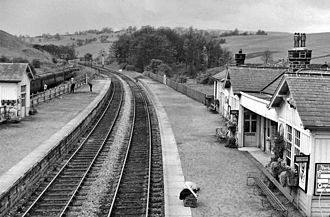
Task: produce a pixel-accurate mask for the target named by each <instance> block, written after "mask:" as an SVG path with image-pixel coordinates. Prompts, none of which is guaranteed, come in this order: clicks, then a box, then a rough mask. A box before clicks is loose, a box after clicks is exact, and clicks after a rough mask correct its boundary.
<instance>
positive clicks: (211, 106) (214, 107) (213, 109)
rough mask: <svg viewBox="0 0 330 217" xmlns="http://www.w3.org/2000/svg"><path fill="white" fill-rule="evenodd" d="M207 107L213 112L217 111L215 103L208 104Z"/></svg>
mask: <svg viewBox="0 0 330 217" xmlns="http://www.w3.org/2000/svg"><path fill="white" fill-rule="evenodd" d="M207 109H208V110H209V111H211V112H216V111H217V108H216V106H215V105H214V104H210V105H208V106H207Z"/></svg>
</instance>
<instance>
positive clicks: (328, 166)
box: [314, 163, 330, 196]
mask: <svg viewBox="0 0 330 217" xmlns="http://www.w3.org/2000/svg"><path fill="white" fill-rule="evenodd" d="M321 194H322V196H323V195H324V196H325V195H326V196H329V195H330V163H316V164H315V187H314V195H321Z"/></svg>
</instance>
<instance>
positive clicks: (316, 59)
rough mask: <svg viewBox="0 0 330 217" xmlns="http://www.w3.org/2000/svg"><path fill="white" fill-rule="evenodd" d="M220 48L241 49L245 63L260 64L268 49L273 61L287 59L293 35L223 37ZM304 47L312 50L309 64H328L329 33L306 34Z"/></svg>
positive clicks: (270, 33) (235, 50)
mask: <svg viewBox="0 0 330 217" xmlns="http://www.w3.org/2000/svg"><path fill="white" fill-rule="evenodd" d="M225 39H226V43H225V44H223V45H222V46H223V47H224V48H227V49H228V50H230V51H231V52H233V53H237V52H238V50H239V49H243V53H245V54H246V55H247V56H246V63H262V60H261V56H262V53H263V51H265V50H267V49H269V50H270V51H271V52H272V54H273V60H278V59H287V56H288V50H289V49H291V48H293V34H292V33H281V32H269V33H268V35H249V36H230V37H225ZM306 47H307V48H308V49H311V50H312V61H311V63H320V64H321V63H324V62H325V61H327V62H328V63H329V62H330V33H313V34H307V40H306Z"/></svg>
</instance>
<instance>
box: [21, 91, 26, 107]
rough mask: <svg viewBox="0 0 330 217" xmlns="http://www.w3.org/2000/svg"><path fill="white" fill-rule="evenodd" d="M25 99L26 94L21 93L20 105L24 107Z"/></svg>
mask: <svg viewBox="0 0 330 217" xmlns="http://www.w3.org/2000/svg"><path fill="white" fill-rule="evenodd" d="M25 97H26V94H25V93H22V94H21V105H22V106H23V107H24V106H25Z"/></svg>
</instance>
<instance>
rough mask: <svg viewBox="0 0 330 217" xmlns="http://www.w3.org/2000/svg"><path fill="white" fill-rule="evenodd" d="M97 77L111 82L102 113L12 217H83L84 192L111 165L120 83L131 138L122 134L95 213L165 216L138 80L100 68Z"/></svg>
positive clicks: (152, 130) (158, 164)
mask: <svg viewBox="0 0 330 217" xmlns="http://www.w3.org/2000/svg"><path fill="white" fill-rule="evenodd" d="M99 71H100V72H102V73H106V74H107V76H111V77H113V78H114V79H112V82H113V83H114V84H115V85H114V91H113V96H112V97H111V100H110V102H109V105H108V106H107V109H106V111H105V112H104V113H103V115H102V117H101V118H100V119H99V120H98V122H97V124H96V125H95V126H94V127H93V128H92V130H91V131H90V133H88V135H87V136H85V137H84V139H83V141H82V142H81V145H79V147H78V148H77V150H76V151H74V153H73V154H72V156H71V155H70V156H68V157H66V158H67V160H66V161H65V163H61V164H62V166H61V167H58V171H56V173H54V174H52V175H51V178H50V179H49V180H48V178H46V180H47V181H46V182H45V183H43V184H42V185H41V186H39V188H37V191H36V192H34V193H33V194H32V195H33V196H32V197H31V198H30V199H29V200H28V202H27V203H24V206H22V207H20V208H19V211H18V213H17V212H16V213H15V214H16V215H11V216H24V217H25V216H26V217H27V216H81V213H83V211H82V210H83V209H84V207H83V204H84V200H86V197H87V193H86V189H88V188H89V186H90V185H92V183H94V182H96V179H98V178H97V177H98V175H97V174H98V173H99V171H100V170H102V168H100V167H101V166H102V165H104V163H103V162H108V160H109V159H107V160H105V161H103V159H104V158H107V156H108V155H107V153H109V150H111V145H112V141H114V140H116V139H115V137H116V131H118V129H115V130H113V129H114V128H116V126H115V123H116V122H121V121H118V120H117V119H118V118H119V117H118V116H120V115H119V113H120V110H122V109H123V108H122V105H123V104H126V103H123V101H124V100H125V99H123V98H124V95H125V93H124V92H125V90H124V89H125V88H124V86H125V85H122V84H121V82H122V80H125V81H126V83H127V85H128V86H129V88H130V89H131V91H130V92H131V93H132V98H131V103H130V104H129V105H131V106H130V107H131V109H132V110H131V111H130V117H129V119H127V121H128V122H129V123H130V125H128V126H130V127H128V128H129V132H127V131H126V133H123V132H121V133H122V136H121V137H122V138H123V141H122V145H121V149H120V151H119V152H118V155H117V157H116V159H113V160H112V161H113V162H116V163H115V165H116V166H115V167H114V168H115V170H114V171H112V175H111V178H108V180H109V181H108V183H109V184H108V185H107V187H106V189H107V190H106V192H103V193H102V195H100V196H99V198H102V199H101V200H100V201H101V202H102V203H101V204H99V205H98V211H96V212H95V213H96V215H97V216H107V217H110V216H145V217H147V216H164V183H163V170H162V169H163V166H162V151H161V143H160V135H159V128H158V120H157V116H156V113H155V110H154V107H153V106H152V103H151V101H150V100H149V98H148V95H147V94H146V93H145V91H144V90H143V88H142V86H141V85H139V84H138V82H136V80H135V81H134V79H131V78H128V77H127V76H124V75H122V74H120V73H115V72H114V71H112V70H109V69H104V68H99ZM109 73H111V74H112V75H110V74H109ZM113 74H116V75H113ZM119 77H120V78H119ZM127 85H126V86H127ZM126 88H127V87H126ZM125 108H126V107H125ZM119 119H120V118H119ZM119 125H120V124H119ZM126 130H127V129H126ZM112 131H113V132H112ZM119 131H120V130H119ZM101 175H102V174H101ZM22 214H23V215H22ZM85 216H86V214H85Z"/></svg>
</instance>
